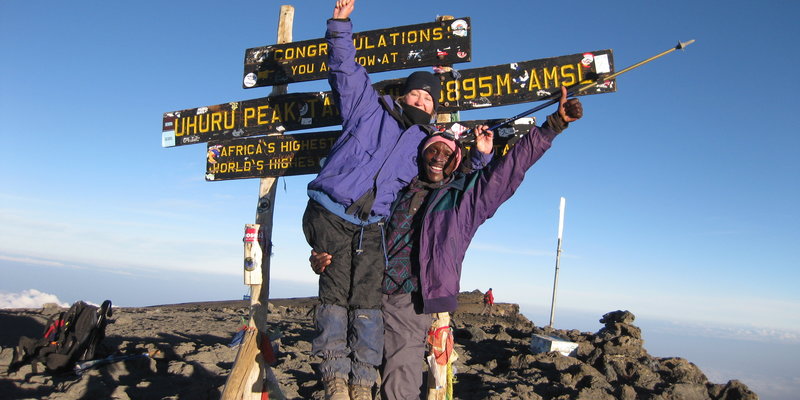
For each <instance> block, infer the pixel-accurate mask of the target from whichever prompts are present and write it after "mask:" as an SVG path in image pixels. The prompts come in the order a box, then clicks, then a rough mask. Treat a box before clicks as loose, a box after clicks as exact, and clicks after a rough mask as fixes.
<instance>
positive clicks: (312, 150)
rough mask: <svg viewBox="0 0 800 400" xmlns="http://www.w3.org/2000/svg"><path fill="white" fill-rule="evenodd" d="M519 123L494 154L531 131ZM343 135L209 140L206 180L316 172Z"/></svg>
mask: <svg viewBox="0 0 800 400" xmlns="http://www.w3.org/2000/svg"><path fill="white" fill-rule="evenodd" d="M500 121H501V120H490V121H462V122H457V123H454V122H449V123H444V124H437V125H438V126H439V128H440V129H441V130H445V129H455V130H460V129H463V128H464V127H468V128H469V127H473V126H475V125H477V124H486V125H490V126H491V125H492V124H495V123H497V122H500ZM517 122H518V123H516V124H513V125H510V126H508V127H504V128H499V129H498V130H497V132H495V133H496V136H495V150H496V151H495V154H497V155H504V154H505V153H506V152H507V151H508V148H509V146H511V145H513V143H514V142H515V141H516V139H518V138H519V137H520V136H521V135H524V134H526V133H528V131H529V130H530V129H531V127H532V126H533V123H534V122H533V119H532V118H523V119H521V120H519V121H517ZM454 125H456V126H455V127H454ZM340 134H341V131H325V132H311V133H299V134H294V135H271V136H262V137H252V138H243V139H235V140H222V141H213V142H209V143H208V153H207V160H206V180H207V181H222V180H231V179H245V178H266V177H279V176H292V175H305V174H316V173H318V172H319V171H320V168H321V166H322V164H323V163H324V160H325V157H327V155H328V152H329V151H330V149H331V147H333V143H334V142H336V139H337V138H338V137H339V135H340Z"/></svg>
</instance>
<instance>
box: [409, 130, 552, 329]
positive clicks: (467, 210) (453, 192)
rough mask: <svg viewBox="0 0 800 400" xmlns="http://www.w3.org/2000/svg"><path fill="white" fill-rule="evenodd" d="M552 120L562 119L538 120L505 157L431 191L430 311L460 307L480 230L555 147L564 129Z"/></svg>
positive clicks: (422, 250)
mask: <svg viewBox="0 0 800 400" xmlns="http://www.w3.org/2000/svg"><path fill="white" fill-rule="evenodd" d="M551 118H552V117H551ZM551 125H552V126H556V125H557V124H555V123H554V124H550V123H549V122H548V123H546V124H545V125H544V126H543V127H542V128H539V127H536V126H534V127H533V128H532V129H531V130H530V132H529V133H528V134H527V135H525V136H524V137H523V138H521V139H520V140H519V141H518V142H517V144H516V145H515V146H514V147H512V148H511V150H509V152H508V154H506V156H505V157H495V158H494V159H493V160H492V162H491V163H489V165H488V166H486V167H485V168H483V169H482V170H478V171H475V172H472V173H470V174H468V175H464V174H456V175H454V176H453V180H452V181H451V182H449V183H448V184H447V185H445V186H444V187H442V188H439V189H436V190H434V191H433V192H432V193H430V194H429V195H428V196H430V197H429V201H428V203H427V204H428V205H427V207H426V210H425V216H424V218H423V220H422V228H421V229H422V230H421V231H420V236H419V263H420V271H419V274H420V289H421V292H422V298H423V300H424V307H423V312H424V313H436V312H454V311H455V310H456V306H458V302H457V300H456V296H457V295H458V292H459V290H460V280H461V263H462V262H463V261H464V255H465V253H466V252H467V248H468V247H469V244H470V242H471V241H472V238H473V237H474V236H475V232H476V231H477V230H478V227H479V226H480V225H481V224H483V223H484V222H485V221H486V220H487V219H489V218H491V217H492V215H494V213H495V211H497V209H498V207H500V205H501V204H503V202H505V201H506V200H508V198H510V197H511V195H513V194H514V191H516V189H517V188H518V187H519V185H520V184H521V183H522V180H523V179H524V178H525V172H526V171H527V170H528V169H529V168H530V167H531V166H533V164H534V163H536V161H538V160H539V158H540V157H541V156H542V155H543V154H544V152H545V151H547V149H549V148H550V145H551V143H552V141H553V139H554V138H555V136H556V135H557V134H558V132H557V131H555V130H553V129H551V128H549V126H551ZM559 129H560V128H559Z"/></svg>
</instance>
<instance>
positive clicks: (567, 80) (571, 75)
mask: <svg viewBox="0 0 800 400" xmlns="http://www.w3.org/2000/svg"><path fill="white" fill-rule="evenodd" d="M574 70H575V66H574V65H572V64H567V65H562V66H561V85H560V86H569V85H573V84H575V82H577V78H576V77H575V71H574Z"/></svg>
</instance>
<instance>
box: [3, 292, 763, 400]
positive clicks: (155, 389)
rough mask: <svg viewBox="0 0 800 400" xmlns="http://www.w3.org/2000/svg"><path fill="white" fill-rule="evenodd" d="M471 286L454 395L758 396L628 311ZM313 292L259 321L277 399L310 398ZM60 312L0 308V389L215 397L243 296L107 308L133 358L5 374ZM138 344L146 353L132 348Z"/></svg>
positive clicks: (72, 395) (110, 332) (8, 395)
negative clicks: (697, 361)
mask: <svg viewBox="0 0 800 400" xmlns="http://www.w3.org/2000/svg"><path fill="white" fill-rule="evenodd" d="M482 296H483V295H482V293H481V292H479V291H473V292H468V293H467V292H465V293H462V294H461V295H460V296H459V304H460V305H459V309H458V311H457V312H456V313H455V315H454V316H453V325H454V328H455V329H454V336H455V342H456V345H455V349H456V352H458V354H459V359H458V361H457V362H456V363H455V366H456V371H457V373H456V380H457V381H456V383H455V385H454V392H455V397H456V398H458V399H547V400H550V399H553V400H555V399H559V400H560V399H587V400H588V399H631V400H633V399H665V400H666V399H685V400H692V399H715V400H716V399H720V400H734V399H758V396H757V395H756V394H754V393H753V392H751V391H750V390H749V389H748V388H747V387H746V386H745V385H744V384H742V383H741V382H739V381H736V380H733V381H729V382H727V383H722V384H719V383H711V382H709V381H708V379H707V378H706V376H705V375H704V374H703V372H702V371H701V370H700V369H699V368H697V366H695V365H694V364H692V363H691V362H689V361H687V360H684V359H681V358H659V357H652V356H650V355H649V354H648V353H647V351H646V350H645V349H644V347H643V346H642V345H643V341H642V336H641V331H640V329H639V328H638V327H636V326H635V325H633V324H632V323H633V321H634V316H633V314H631V313H629V312H627V311H614V312H610V313H607V314H606V315H604V316H603V317H602V319H601V320H600V322H601V323H604V324H605V327H604V328H602V329H600V330H599V331H598V332H596V333H589V332H579V331H577V330H571V331H563V330H550V329H546V328H541V327H536V326H534V325H533V324H532V323H531V322H530V321H529V320H528V319H527V318H525V317H524V316H522V315H521V314H519V307H518V306H517V305H516V304H498V305H496V306H495V315H494V316H491V317H490V316H486V315H480V311H481V309H482V304H481V299H482ZM315 304H316V299H313V298H302V299H276V300H273V301H272V302H271V304H270V316H269V319H270V326H271V327H272V328H273V329H276V330H277V331H278V332H279V333H280V335H281V339H280V340H279V346H280V349H279V353H278V354H277V356H278V362H277V364H276V366H275V367H274V371H275V374H276V376H277V378H278V380H279V382H280V384H281V388H282V390H283V392H284V394H285V395H286V397H287V398H291V399H319V398H321V396H322V386H321V385H320V384H319V383H318V382H317V380H316V378H315V367H316V363H317V360H315V359H314V358H313V357H311V356H310V351H311V339H312V338H313V336H314V330H313V325H312V320H311V310H312V308H313V306H314V305H315ZM59 311H61V310H60V309H58V308H57V307H45V308H43V309H36V310H33V309H13V310H0V326H2V329H0V398H2V399H67V400H73V399H192V400H194V399H218V398H220V395H221V393H222V389H223V387H224V385H225V379H226V377H227V375H228V373H229V372H230V370H231V368H232V366H233V362H234V359H235V357H236V352H237V349H238V348H237V347H229V343H230V342H231V338H232V337H233V336H234V334H235V333H236V332H237V331H238V330H239V328H240V327H241V324H242V320H243V318H247V316H248V313H249V309H248V304H247V303H246V302H243V301H229V302H210V303H190V304H174V305H163V306H153V307H142V308H115V309H114V316H113V317H112V321H113V323H111V324H110V325H109V326H108V328H107V330H106V333H107V338H106V340H105V341H104V346H105V349H104V350H105V351H106V352H107V354H111V355H114V354H116V355H134V356H136V355H138V356H136V357H135V358H132V359H129V360H125V361H118V362H114V363H111V364H107V365H103V366H98V367H95V368H92V369H90V370H88V371H86V372H85V373H83V374H82V375H80V376H78V375H76V374H75V373H72V372H67V373H61V374H55V375H52V374H44V373H40V374H35V373H33V371H32V368H31V366H29V365H28V366H23V367H22V368H21V369H20V370H18V371H16V372H13V373H8V372H7V366H8V364H9V362H10V361H11V358H12V352H13V347H14V346H15V345H16V344H17V341H18V339H19V337H20V336H22V335H25V336H31V337H33V336H38V335H41V332H42V329H43V326H44V324H45V323H46V321H47V319H48V318H49V317H50V316H51V315H53V314H55V313H57V312H59ZM533 334H542V335H557V336H560V337H562V338H565V339H568V340H570V341H572V342H576V343H578V345H579V346H578V349H577V351H576V354H575V355H574V356H570V357H568V356H563V355H561V354H559V353H557V352H550V353H540V354H533V353H532V352H531V350H530V342H531V336H532V335H533ZM143 353H147V354H148V355H141V354H143Z"/></svg>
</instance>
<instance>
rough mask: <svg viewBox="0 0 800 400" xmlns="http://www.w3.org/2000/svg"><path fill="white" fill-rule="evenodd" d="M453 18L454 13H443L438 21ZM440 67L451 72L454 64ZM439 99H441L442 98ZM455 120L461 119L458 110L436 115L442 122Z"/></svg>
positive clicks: (437, 119)
mask: <svg viewBox="0 0 800 400" xmlns="http://www.w3.org/2000/svg"><path fill="white" fill-rule="evenodd" d="M453 19H455V17H453V16H452V15H442V16H439V17H437V18H436V21H437V22H443V21H452V20H453ZM439 69H440V70H441V71H442V72H450V71H452V70H453V66H452V65H440V66H439ZM456 90H458V89H456ZM439 101H441V99H440V100H439ZM455 121H459V114H458V111H454V112H452V113H444V114H437V115H436V122H440V123H442V122H455Z"/></svg>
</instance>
